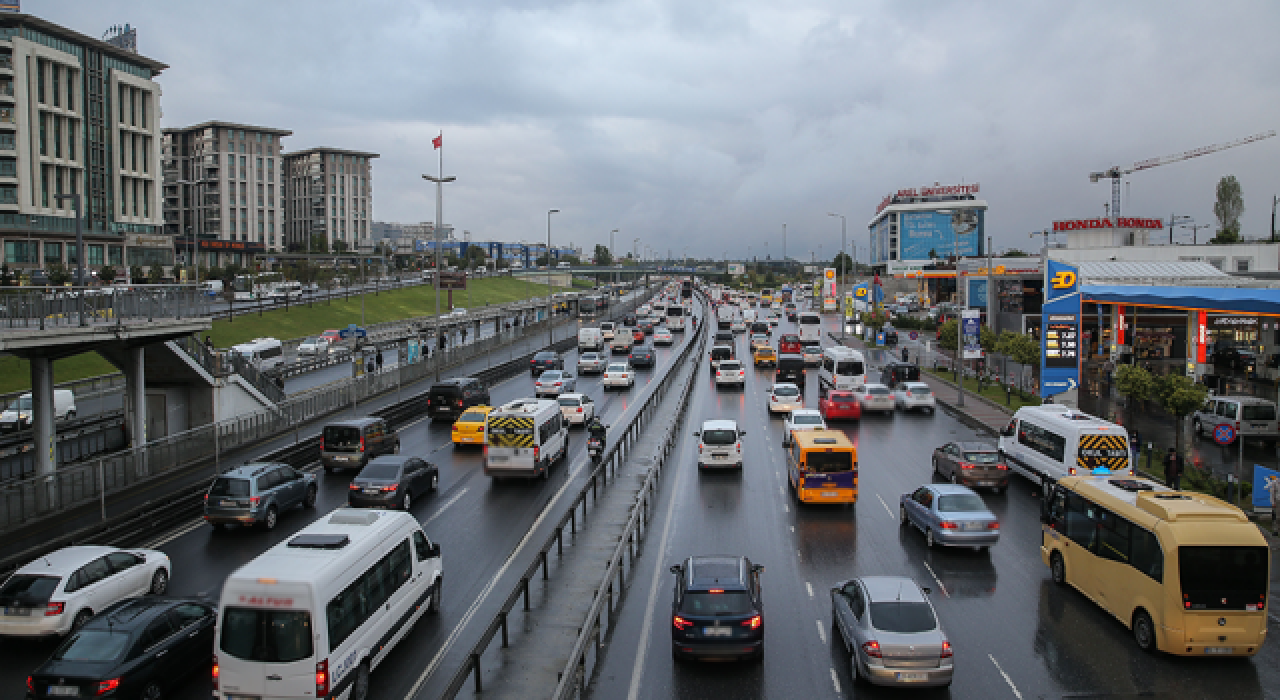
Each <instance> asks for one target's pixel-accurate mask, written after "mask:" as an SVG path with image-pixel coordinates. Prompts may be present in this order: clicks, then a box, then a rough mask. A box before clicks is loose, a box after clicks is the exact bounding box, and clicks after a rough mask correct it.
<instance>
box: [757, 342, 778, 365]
mask: <svg viewBox="0 0 1280 700" xmlns="http://www.w3.org/2000/svg"><path fill="white" fill-rule="evenodd" d="M751 359H752V361H753V362H754V363H755V366H756V367H763V366H765V365H768V366H770V367H777V366H778V353H777V351H776V350H774V349H773V348H772V347H771V346H768V345H757V346H756V348H755V351H754V352H753V353H752V355H751Z"/></svg>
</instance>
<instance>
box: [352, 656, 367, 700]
mask: <svg viewBox="0 0 1280 700" xmlns="http://www.w3.org/2000/svg"><path fill="white" fill-rule="evenodd" d="M348 697H349V698H350V699H351V700H369V664H360V668H357V669H356V679H355V681H354V682H353V683H352V684H351V695H349V696H348Z"/></svg>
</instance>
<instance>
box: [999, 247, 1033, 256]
mask: <svg viewBox="0 0 1280 700" xmlns="http://www.w3.org/2000/svg"><path fill="white" fill-rule="evenodd" d="M1000 257H1002V258H1025V257H1027V253H1026V252H1025V251H1021V250H1018V249H1017V248H1010V249H1009V250H1006V251H1005V252H1004V253H1002V254H1001V255H1000Z"/></svg>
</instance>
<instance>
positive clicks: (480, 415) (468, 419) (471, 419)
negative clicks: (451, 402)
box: [458, 411, 485, 423]
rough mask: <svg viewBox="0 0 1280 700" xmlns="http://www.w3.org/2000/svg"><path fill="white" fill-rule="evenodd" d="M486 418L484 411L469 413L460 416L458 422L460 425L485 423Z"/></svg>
mask: <svg viewBox="0 0 1280 700" xmlns="http://www.w3.org/2000/svg"><path fill="white" fill-rule="evenodd" d="M484 418H485V415H484V411H467V412H466V413H464V414H462V415H460V416H458V422H459V423H483V422H484Z"/></svg>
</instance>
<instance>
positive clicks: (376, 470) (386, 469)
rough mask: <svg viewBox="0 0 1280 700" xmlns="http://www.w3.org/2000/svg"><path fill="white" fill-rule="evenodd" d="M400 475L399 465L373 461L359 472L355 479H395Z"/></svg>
mask: <svg viewBox="0 0 1280 700" xmlns="http://www.w3.org/2000/svg"><path fill="white" fill-rule="evenodd" d="M399 475H400V465H399V464H397V463H394V462H383V461H380V460H376V459H375V460H373V461H372V462H369V463H368V464H366V465H365V467H364V469H361V470H360V474H359V475H358V476H357V477H356V478H357V479H393V480H394V479H395V478H396V477H397V476H399Z"/></svg>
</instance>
